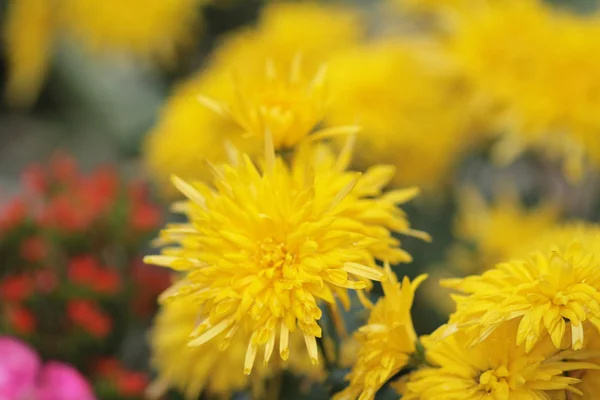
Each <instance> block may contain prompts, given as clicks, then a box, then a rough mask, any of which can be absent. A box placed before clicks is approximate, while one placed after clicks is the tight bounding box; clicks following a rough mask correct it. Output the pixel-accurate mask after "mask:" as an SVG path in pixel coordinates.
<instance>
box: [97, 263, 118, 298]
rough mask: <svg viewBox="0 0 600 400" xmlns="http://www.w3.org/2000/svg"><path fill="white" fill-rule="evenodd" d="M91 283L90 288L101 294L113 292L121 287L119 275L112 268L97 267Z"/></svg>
mask: <svg viewBox="0 0 600 400" xmlns="http://www.w3.org/2000/svg"><path fill="white" fill-rule="evenodd" d="M91 283H92V285H91V286H92V288H93V289H94V290H95V291H96V292H98V293H103V294H114V293H116V292H118V291H119V288H120V287H121V277H120V276H119V274H118V273H117V271H115V270H113V269H98V270H96V276H95V277H94V281H93V282H91Z"/></svg>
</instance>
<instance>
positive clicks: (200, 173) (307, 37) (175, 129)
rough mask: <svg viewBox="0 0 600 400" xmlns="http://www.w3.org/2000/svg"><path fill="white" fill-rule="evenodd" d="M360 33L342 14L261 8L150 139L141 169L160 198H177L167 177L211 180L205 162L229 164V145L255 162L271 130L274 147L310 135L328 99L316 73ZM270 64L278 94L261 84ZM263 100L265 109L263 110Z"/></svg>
mask: <svg viewBox="0 0 600 400" xmlns="http://www.w3.org/2000/svg"><path fill="white" fill-rule="evenodd" d="M362 33H363V32H362V29H361V25H360V23H359V17H358V14H357V13H355V12H353V11H352V10H348V9H346V8H340V7H336V6H331V5H324V4H317V3H280V2H277V3H273V4H268V5H267V6H265V7H264V8H263V10H262V13H261V16H260V18H259V21H258V24H257V26H256V27H255V28H252V29H250V28H249V29H243V30H241V31H238V32H236V33H234V34H232V35H230V36H228V37H227V38H226V39H225V40H224V41H223V42H222V43H221V44H220V46H219V47H217V48H216V49H215V51H214V52H213V53H212V54H211V56H210V57H209V59H208V62H207V65H206V66H205V67H204V68H203V69H202V70H201V71H199V72H198V73H197V74H196V75H195V76H194V77H193V78H192V79H190V80H188V81H187V82H185V83H183V84H182V85H181V86H180V87H179V88H178V89H177V90H176V91H175V92H174V94H173V95H172V96H171V97H170V98H169V99H168V101H167V102H166V104H165V105H164V107H163V110H162V112H161V116H160V118H159V121H158V123H157V125H156V126H155V127H154V128H153V129H152V131H151V132H150V134H149V135H148V136H147V139H146V143H145V146H144V158H145V162H146V165H147V166H148V168H149V170H150V171H151V172H152V175H153V177H154V178H155V179H156V180H157V182H158V183H159V184H160V187H161V188H162V189H163V192H164V193H165V194H166V195H168V196H170V197H174V196H177V195H180V193H179V192H177V191H175V190H173V186H172V185H171V184H170V181H169V177H170V175H171V174H176V175H178V176H180V177H181V178H183V179H186V180H187V179H199V180H210V179H211V172H210V168H208V167H206V166H205V164H204V163H203V162H202V161H203V160H208V161H210V162H211V163H215V164H220V163H223V162H226V161H227V153H228V146H227V143H230V144H231V145H233V146H234V147H236V148H238V149H241V150H243V151H244V152H246V153H248V154H250V155H252V156H254V155H257V154H260V149H261V147H262V143H263V142H264V135H265V132H264V128H265V127H268V128H269V129H271V132H270V133H271V136H272V137H273V139H274V141H275V145H276V147H282V146H289V145H291V144H294V143H296V141H297V140H298V139H302V137H303V135H307V134H308V133H311V131H312V130H313V128H314V127H315V124H318V122H319V121H320V119H321V118H322V107H323V106H324V105H325V104H326V100H327V94H328V93H327V91H326V90H325V89H326V87H325V86H324V85H323V83H322V79H323V77H324V75H323V73H320V72H319V70H320V69H322V68H323V65H324V64H326V63H327V62H328V60H329V59H330V58H331V56H332V55H333V54H335V53H337V52H338V51H340V50H341V49H345V48H348V47H349V46H352V45H353V44H355V43H356V41H357V40H358V39H359V38H360V37H361V35H362ZM298 55H301V61H302V62H301V66H302V68H301V69H296V72H297V73H298V74H297V75H295V77H294V75H293V74H291V72H292V71H293V70H294V68H292V65H293V64H294V60H297V61H300V59H299V58H298ZM267 60H268V64H269V65H271V66H272V68H271V67H269V68H270V70H271V72H273V71H275V72H276V77H277V79H275V82H276V83H277V87H271V86H269V85H265V83H267V82H270V81H272V80H273V79H272V78H273V75H269V74H267V72H268V70H267V69H266V68H265V63H266V62H267ZM299 65H300V64H298V66H299ZM235 76H237V78H236V79H232V77H235ZM292 78H294V79H292ZM311 82H312V83H311ZM200 96H204V98H210V99H212V100H213V102H215V103H217V104H218V105H219V107H218V108H219V109H220V108H221V107H220V106H221V105H223V104H225V105H228V107H229V106H231V105H235V106H234V107H233V108H232V111H233V110H235V112H234V114H235V115H236V116H238V117H241V119H242V120H244V121H246V119H248V118H250V120H251V121H252V123H251V124H248V122H244V123H243V124H242V128H243V129H242V128H240V126H239V125H238V123H237V121H236V120H237V119H238V118H235V119H233V118H231V115H230V114H228V117H227V118H223V117H222V116H221V115H220V114H218V113H215V112H213V111H212V110H210V109H209V108H206V107H204V106H203V105H202V104H201V102H200V101H198V98H199V97H200ZM283 96H288V98H284V97H283ZM265 100H266V104H267V107H266V108H262V107H261V104H262V103H264V102H265ZM292 106H293V107H292ZM213 108H214V107H213ZM249 115H253V116H252V117H248V116H249ZM263 116H264V117H266V118H264V117H263ZM259 117H260V118H259ZM299 121H300V122H301V123H299ZM351 123H354V121H351ZM263 124H264V126H263ZM248 131H250V132H248ZM248 133H251V135H248ZM288 134H289V135H290V137H289V138H285V137H283V136H284V135H288ZM257 150H258V151H257Z"/></svg>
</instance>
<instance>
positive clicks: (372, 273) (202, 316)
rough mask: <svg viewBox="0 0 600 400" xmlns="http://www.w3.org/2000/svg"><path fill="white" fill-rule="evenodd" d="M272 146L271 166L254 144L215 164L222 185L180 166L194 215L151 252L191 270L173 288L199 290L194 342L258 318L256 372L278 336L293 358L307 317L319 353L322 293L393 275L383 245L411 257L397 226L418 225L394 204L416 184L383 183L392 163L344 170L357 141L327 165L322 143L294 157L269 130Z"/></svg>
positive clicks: (359, 287) (153, 260)
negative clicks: (277, 149)
mask: <svg viewBox="0 0 600 400" xmlns="http://www.w3.org/2000/svg"><path fill="white" fill-rule="evenodd" d="M266 148H267V150H266V153H265V160H264V163H263V167H262V168H261V169H259V168H257V166H256V165H255V164H254V163H253V162H252V161H251V160H250V158H249V157H248V156H247V155H240V156H239V158H238V160H237V161H236V162H234V163H233V164H232V165H224V166H223V167H222V168H215V171H214V173H215V179H214V187H211V186H209V185H207V184H205V183H201V182H194V183H188V182H185V181H183V180H181V179H179V178H177V177H175V178H174V179H173V182H174V184H175V185H176V186H177V187H178V189H179V190H181V191H182V192H183V193H184V194H185V195H186V197H187V198H188V199H189V200H188V201H187V202H183V203H179V204H176V205H175V208H176V209H178V210H181V211H183V212H185V214H186V215H187V217H188V218H189V220H190V223H188V224H181V225H171V226H168V227H167V229H165V230H164V231H163V232H162V233H161V237H160V242H162V243H164V244H172V245H174V246H170V247H167V248H165V249H163V252H162V255H160V256H148V257H146V261H147V262H148V263H150V264H156V265H163V266H166V267H170V268H172V269H175V270H180V271H185V272H186V273H187V274H186V277H185V279H183V280H182V281H181V282H179V283H178V284H176V285H175V286H174V287H173V288H171V289H170V290H169V291H168V292H167V294H166V295H165V298H173V299H177V298H182V297H189V298H191V299H194V301H196V304H197V305H198V313H199V321H200V322H199V324H198V326H197V328H196V329H195V330H194V332H193V333H192V336H193V339H192V341H191V342H190V344H191V345H195V346H198V345H201V344H203V343H206V342H208V341H209V340H211V339H212V338H214V337H216V336H218V335H219V334H221V333H223V332H225V336H226V337H227V338H231V337H232V336H233V335H235V333H236V331H237V330H238V329H240V328H241V327H242V325H245V324H248V325H249V328H248V329H249V330H250V332H252V335H251V339H250V341H249V344H248V350H247V353H246V361H245V367H244V368H245V371H246V372H247V373H250V371H251V369H252V366H253V364H254V360H255V358H256V355H257V351H258V348H259V346H260V347H262V346H263V345H264V346H265V351H264V361H265V362H268V361H269V359H270V358H271V355H272V353H273V350H274V348H275V344H276V338H278V341H279V352H280V355H281V357H282V358H283V359H284V360H285V359H287V358H288V356H289V346H288V343H289V334H290V332H293V331H295V330H296V329H297V328H299V329H300V331H301V332H302V333H303V334H304V338H305V340H306V346H307V349H308V352H309V355H310V357H311V360H312V361H313V363H315V364H316V363H317V361H318V352H317V342H316V338H318V337H320V336H321V327H320V326H319V324H318V322H319V320H320V319H321V309H320V308H319V306H318V303H319V302H320V301H325V302H327V303H330V304H332V303H335V300H334V296H335V295H337V296H338V297H339V298H340V300H341V301H342V302H343V304H348V303H349V297H348V289H352V290H356V291H358V292H359V296H360V295H362V291H363V290H364V289H368V288H369V287H370V286H371V281H372V280H380V279H382V278H383V276H384V275H383V273H382V272H381V270H380V268H379V267H378V266H377V265H376V263H375V258H376V257H381V258H382V259H383V260H386V261H390V262H394V263H396V262H399V261H408V260H409V256H408V254H407V253H406V252H404V251H403V250H401V249H400V248H399V242H398V241H397V240H396V239H394V238H393V237H392V235H391V234H390V230H393V231H400V232H406V233H412V231H410V229H408V223H407V222H406V219H405V216H404V215H403V214H402V213H401V211H399V210H398V209H397V208H396V207H395V205H396V204H399V203H402V202H404V201H407V200H408V199H410V198H412V197H413V196H414V195H415V194H416V192H415V191H414V190H410V189H409V190H397V191H392V192H389V193H387V194H384V195H381V190H382V188H383V187H384V186H385V184H386V183H387V182H388V181H389V179H390V172H392V171H390V170H389V169H388V168H385V167H383V166H379V167H375V168H373V169H372V170H371V171H368V172H367V173H366V174H365V175H364V176H362V177H360V176H359V175H358V174H356V173H350V172H345V168H346V166H347V163H348V161H349V152H350V150H349V149H348V151H345V152H343V153H342V154H341V155H340V156H339V157H338V158H337V159H335V163H334V164H333V165H331V167H332V168H330V169H325V168H323V165H324V162H325V161H327V159H326V158H325V159H324V156H323V155H321V154H322V152H321V151H313V150H312V149H309V148H307V147H305V148H304V149H305V151H300V150H299V151H298V153H297V156H296V157H295V160H294V162H293V163H292V166H291V167H288V166H287V164H286V163H285V162H284V161H283V159H282V158H280V157H276V156H275V153H274V151H273V147H272V143H271V144H270V145H269V140H267V146H266ZM318 149H321V147H318ZM327 165H328V164H327ZM363 297H364V296H363Z"/></svg>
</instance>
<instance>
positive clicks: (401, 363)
mask: <svg viewBox="0 0 600 400" xmlns="http://www.w3.org/2000/svg"><path fill="white" fill-rule="evenodd" d="M385 272H386V277H387V280H386V281H384V282H383V290H384V293H385V295H384V297H382V298H381V299H379V301H378V302H377V304H376V305H375V307H374V308H373V310H372V311H371V316H370V317H369V322H368V323H367V325H365V326H363V327H361V328H359V331H358V332H357V334H356V335H355V337H356V341H357V342H358V343H359V344H360V348H359V350H358V356H357V360H356V362H355V364H354V366H353V368H352V371H351V372H350V374H349V375H348V376H347V379H348V380H349V381H350V385H349V386H348V387H347V388H346V389H344V390H343V391H341V392H340V393H338V394H336V395H335V396H334V399H335V400H354V399H357V398H358V399H359V400H368V399H374V398H375V394H376V393H377V391H378V390H379V389H380V388H381V386H383V384H385V382H386V381H387V380H389V379H390V378H391V377H392V376H393V375H395V374H396V373H398V372H400V370H401V369H402V368H404V367H405V366H406V365H407V363H408V361H409V359H410V356H411V354H413V353H414V352H415V350H416V347H415V346H416V340H417V335H416V333H415V330H414V328H413V323H412V318H411V315H410V309H411V307H412V303H413V299H414V294H415V290H416V289H417V287H418V286H419V284H420V283H421V282H422V281H423V280H424V279H425V278H426V275H421V276H419V277H417V278H416V279H415V280H414V281H413V282H412V283H411V282H410V281H409V280H408V278H407V277H404V279H403V280H402V286H401V285H400V283H399V282H398V279H397V278H396V275H395V274H394V273H393V272H392V270H391V269H390V268H389V266H386V271H385Z"/></svg>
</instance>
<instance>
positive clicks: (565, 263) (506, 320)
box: [404, 225, 600, 399]
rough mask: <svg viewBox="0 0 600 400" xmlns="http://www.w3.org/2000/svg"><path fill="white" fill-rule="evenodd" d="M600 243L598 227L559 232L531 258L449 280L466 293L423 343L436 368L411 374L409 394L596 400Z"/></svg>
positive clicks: (536, 244) (536, 245)
mask: <svg viewBox="0 0 600 400" xmlns="http://www.w3.org/2000/svg"><path fill="white" fill-rule="evenodd" d="M599 244H600V236H599V235H598V227H596V226H593V225H592V226H585V225H576V226H574V225H571V226H565V227H562V228H555V229H551V230H549V231H548V232H547V233H546V234H544V235H542V236H541V238H540V239H539V240H533V241H532V243H531V249H532V250H531V252H530V253H529V254H530V255H529V256H524V257H520V258H515V259H513V260H511V261H508V262H500V263H498V264H496V265H495V266H494V267H493V268H492V269H490V270H488V271H486V272H484V273H483V274H481V275H473V276H469V277H466V278H463V279H452V280H447V281H445V282H442V284H443V285H446V286H449V287H452V288H454V289H455V290H458V291H459V292H460V294H457V295H454V296H453V299H454V300H455V302H456V304H457V310H456V312H455V313H453V314H452V315H451V316H450V320H449V322H448V324H447V325H445V326H442V327H440V328H439V329H438V330H437V331H436V332H435V333H434V334H432V335H431V336H430V337H428V338H425V339H423V342H424V345H425V348H426V357H427V361H428V362H429V366H427V367H425V368H422V369H421V370H419V371H417V372H415V373H413V374H411V376H410V378H409V382H408V383H407V384H406V385H405V387H404V391H405V394H406V397H407V398H409V399H411V398H414V399H443V398H453V399H476V398H481V397H482V396H484V398H485V396H490V397H491V398H498V397H502V396H504V397H508V398H511V397H519V396H520V397H522V398H569V396H581V397H582V398H592V397H593V394H592V393H593V392H591V391H590V390H593V388H594V384H593V383H589V381H590V380H593V379H594V377H595V376H596V373H595V372H593V371H595V370H598V369H600V365H598V364H597V354H598V350H600V348H598V347H597V340H596V339H595V338H596V337H597V335H598V331H599V329H600V319H599V316H600V314H599V313H600V306H599V304H600V303H598V301H599V300H600V276H598V267H599V266H600V264H599V262H600V261H599V260H600V259H599V257H600V252H599V250H600V247H599ZM561 393H562V394H561ZM567 393H569V395H567ZM553 396H554V397H553ZM561 396H562V397H561ZM590 396H592V397H590Z"/></svg>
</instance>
